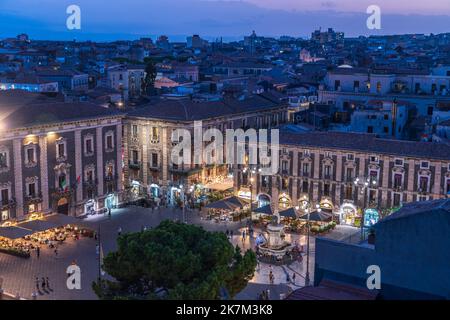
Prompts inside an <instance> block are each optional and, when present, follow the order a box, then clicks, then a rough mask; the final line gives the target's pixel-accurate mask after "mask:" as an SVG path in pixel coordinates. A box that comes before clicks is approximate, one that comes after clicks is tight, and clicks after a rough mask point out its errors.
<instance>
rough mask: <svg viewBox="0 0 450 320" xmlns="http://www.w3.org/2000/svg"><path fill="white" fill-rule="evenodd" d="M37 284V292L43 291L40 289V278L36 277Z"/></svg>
mask: <svg viewBox="0 0 450 320" xmlns="http://www.w3.org/2000/svg"><path fill="white" fill-rule="evenodd" d="M35 283H36V290H37V291H41V290H40V289H39V278H38V277H36V280H35Z"/></svg>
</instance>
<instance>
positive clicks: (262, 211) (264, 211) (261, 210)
mask: <svg viewBox="0 0 450 320" xmlns="http://www.w3.org/2000/svg"><path fill="white" fill-rule="evenodd" d="M253 212H254V213H259V214H265V215H268V216H271V215H273V212H272V206H271V205H270V204H268V205H267V206H263V207H259V208H256V209H255V210H253Z"/></svg>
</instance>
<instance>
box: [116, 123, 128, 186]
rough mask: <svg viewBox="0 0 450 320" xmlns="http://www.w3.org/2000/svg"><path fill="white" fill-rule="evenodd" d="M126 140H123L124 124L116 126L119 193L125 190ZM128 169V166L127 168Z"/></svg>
mask: <svg viewBox="0 0 450 320" xmlns="http://www.w3.org/2000/svg"><path fill="white" fill-rule="evenodd" d="M124 141H126V139H122V123H119V124H118V125H117V126H116V157H117V159H116V173H117V187H116V190H117V191H119V192H120V191H122V190H123V181H122V150H126V149H125V148H124V149H122V145H123V144H124ZM125 168H126V166H125Z"/></svg>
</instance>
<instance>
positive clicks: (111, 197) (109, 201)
mask: <svg viewBox="0 0 450 320" xmlns="http://www.w3.org/2000/svg"><path fill="white" fill-rule="evenodd" d="M118 205H119V196H118V195H117V194H114V193H110V194H108V195H107V196H106V198H105V207H106V208H107V209H108V210H111V209H113V208H117V206H118Z"/></svg>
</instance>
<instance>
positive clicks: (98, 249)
mask: <svg viewBox="0 0 450 320" xmlns="http://www.w3.org/2000/svg"><path fill="white" fill-rule="evenodd" d="M95 254H96V255H99V254H100V246H99V245H98V244H97V245H96V246H95Z"/></svg>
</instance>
